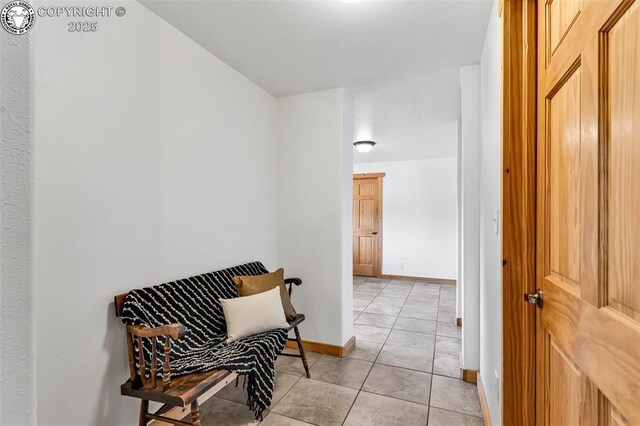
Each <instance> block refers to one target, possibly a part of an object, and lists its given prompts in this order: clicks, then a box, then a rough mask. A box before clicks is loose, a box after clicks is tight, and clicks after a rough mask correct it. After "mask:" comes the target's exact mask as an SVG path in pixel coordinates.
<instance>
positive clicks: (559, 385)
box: [547, 336, 597, 425]
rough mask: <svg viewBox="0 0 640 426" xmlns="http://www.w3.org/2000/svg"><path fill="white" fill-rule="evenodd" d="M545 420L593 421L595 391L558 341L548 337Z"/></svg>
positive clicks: (593, 422)
mask: <svg viewBox="0 0 640 426" xmlns="http://www.w3.org/2000/svg"><path fill="white" fill-rule="evenodd" d="M548 346H549V347H548V354H549V355H548V365H549V368H548V370H547V374H548V377H547V381H548V382H549V383H550V386H549V405H548V419H549V422H548V423H549V424H551V425H571V424H575V420H576V419H579V424H580V425H589V424H596V415H597V407H596V404H597V390H596V388H595V387H594V386H593V385H592V384H591V383H590V382H589V380H588V379H587V377H586V375H585V374H583V373H582V371H580V369H579V368H578V366H577V365H576V364H575V363H574V362H573V361H572V360H571V356H569V355H568V354H567V353H566V352H565V351H564V349H562V347H561V346H560V345H559V343H558V341H557V340H556V339H554V338H553V337H552V336H549V337H548Z"/></svg>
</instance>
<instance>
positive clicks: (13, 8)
mask: <svg viewBox="0 0 640 426" xmlns="http://www.w3.org/2000/svg"><path fill="white" fill-rule="evenodd" d="M0 22H1V23H2V28H4V29H5V30H7V31H8V32H10V33H11V34H24V33H26V32H27V31H29V30H30V29H31V28H33V24H35V23H36V13H35V12H34V10H33V8H32V7H31V5H30V4H29V3H27V2H26V1H21V0H15V1H12V2H10V3H7V5H6V6H5V7H3V8H2V13H1V14H0Z"/></svg>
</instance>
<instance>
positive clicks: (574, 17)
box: [536, 0, 640, 425]
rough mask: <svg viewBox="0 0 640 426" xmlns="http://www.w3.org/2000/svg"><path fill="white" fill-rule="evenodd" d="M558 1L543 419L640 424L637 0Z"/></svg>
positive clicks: (543, 255)
mask: <svg viewBox="0 0 640 426" xmlns="http://www.w3.org/2000/svg"><path fill="white" fill-rule="evenodd" d="M558 1H559V0H553V1H547V2H545V1H541V2H539V3H538V22H544V23H545V25H543V26H539V27H538V32H539V40H541V41H543V43H541V44H540V45H539V50H538V147H537V149H538V171H537V174H538V176H537V184H538V199H537V201H538V205H537V208H538V213H537V220H536V226H537V251H536V253H537V255H536V257H537V259H536V262H537V268H536V270H537V284H538V287H539V288H541V290H542V292H543V299H544V304H543V307H542V309H541V310H539V311H537V312H538V316H537V318H536V342H537V345H536V346H537V347H536V368H537V375H536V378H537V386H536V393H537V395H536V404H537V413H538V417H537V423H538V424H541V425H542V424H544V425H548V424H551V425H554V424H558V425H583V424H586V425H590V424H594V425H595V424H606V425H616V424H620V425H626V424H628V425H640V0H607V1H604V0H582V1H580V2H573V3H571V2H568V1H567V2H562V1H560V2H558ZM551 53H552V54H551Z"/></svg>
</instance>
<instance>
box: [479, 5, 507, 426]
mask: <svg viewBox="0 0 640 426" xmlns="http://www.w3.org/2000/svg"><path fill="white" fill-rule="evenodd" d="M497 3H498V2H497V1H494V4H493V9H492V11H491V17H490V19H489V26H488V28H487V34H486V36H485V40H484V48H483V50H482V59H481V61H480V76H481V80H480V84H481V88H480V95H481V108H480V111H481V112H480V117H481V119H480V123H481V124H480V128H481V135H482V136H481V144H480V151H481V154H480V161H481V165H480V173H481V179H480V182H481V189H480V198H481V206H480V374H481V376H482V383H483V384H484V386H485V390H486V395H487V403H488V405H489V411H490V413H491V420H492V423H493V424H496V425H499V424H502V408H501V407H502V402H501V398H502V395H501V394H500V390H499V382H498V381H497V380H496V375H495V373H496V372H497V373H498V376H499V377H500V376H501V374H502V251H501V235H502V224H499V227H498V230H499V233H495V232H494V221H493V219H494V217H495V215H496V210H498V209H500V203H501V179H500V178H501V170H502V164H501V158H502V128H501V125H502V117H501V114H502V109H501V105H502V87H501V84H502V81H501V66H502V50H501V49H502V19H501V18H500V17H499V16H498V6H497ZM501 217H502V215H501V214H499V215H498V219H499V221H500V219H501ZM500 380H501V379H500Z"/></svg>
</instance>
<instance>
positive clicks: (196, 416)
mask: <svg viewBox="0 0 640 426" xmlns="http://www.w3.org/2000/svg"><path fill="white" fill-rule="evenodd" d="M285 284H286V285H287V290H288V292H289V296H291V292H292V290H293V285H296V286H299V285H301V284H302V280H301V279H300V278H287V279H286V280H285ZM127 294H128V293H123V294H119V295H117V296H115V297H114V304H115V311H116V317H120V316H121V314H122V310H123V308H124V301H125V298H126V297H127ZM304 319H305V317H304V315H303V314H297V315H296V317H295V318H294V319H293V320H290V321H288V323H289V330H293V331H294V333H295V338H289V339H288V340H291V341H295V342H296V343H297V346H298V349H299V354H289V353H282V354H281V355H283V356H293V357H297V358H301V359H302V364H303V366H304V369H305V372H306V376H307V377H311V375H310V374H309V365H308V363H307V357H306V355H305V352H304V348H303V346H302V339H301V337H300V331H299V330H298V325H300V323H302V322H303V321H304ZM186 331H187V330H186V328H185V327H184V326H183V325H182V324H167V325H163V326H161V327H155V328H148V327H144V326H139V325H127V326H126V331H125V333H126V339H127V349H128V353H129V373H130V377H129V379H128V380H127V381H126V382H125V383H123V384H122V386H120V393H121V394H122V395H125V396H130V397H134V398H139V399H140V400H141V403H140V417H139V423H138V424H139V425H146V424H147V423H148V422H149V421H150V420H159V421H162V422H167V423H169V424H175V425H193V426H200V425H201V420H200V407H199V404H198V398H200V397H202V396H203V395H205V394H206V393H208V392H209V393H210V392H211V391H212V390H214V393H215V392H217V391H218V390H219V389H221V388H222V387H224V386H225V385H226V384H227V383H229V382H230V381H231V380H232V379H233V378H234V377H236V374H235V373H232V372H231V371H228V370H213V371H207V372H205V373H195V374H186V375H182V376H177V377H174V378H171V367H170V365H169V355H170V353H171V340H172V339H173V340H177V339H180V338H181V337H183V336H184V335H185V333H186ZM158 337H164V338H165V339H164V340H165V342H166V343H165V345H164V347H163V356H164V360H165V362H164V363H163V364H164V368H163V370H162V380H158V377H157V376H158V368H157V365H158V360H157V358H156V356H157V351H156V343H157V338H158ZM144 338H147V339H151V345H152V348H153V349H152V354H151V366H150V367H151V377H145V376H146V375H145V371H146V365H145V361H144V357H143V356H141V357H140V363H139V368H138V369H136V364H135V358H134V340H137V344H138V347H139V348H142V347H143V345H142V339H144ZM216 385H220V386H219V389H215V388H216ZM208 396H210V395H207V397H208ZM149 401H154V402H159V403H162V404H163V405H162V407H160V409H159V410H157V411H156V412H155V413H150V412H149ZM189 406H190V408H191V422H186V421H183V420H177V419H174V418H172V417H169V416H168V414H167V413H169V411H171V410H172V409H173V408H174V407H185V408H186V407H189ZM180 412H181V413H182V412H184V411H183V410H180Z"/></svg>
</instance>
